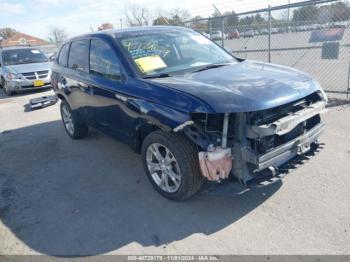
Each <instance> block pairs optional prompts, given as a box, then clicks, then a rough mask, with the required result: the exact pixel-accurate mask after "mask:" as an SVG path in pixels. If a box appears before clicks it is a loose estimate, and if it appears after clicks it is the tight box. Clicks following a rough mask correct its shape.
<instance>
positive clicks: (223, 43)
mask: <svg viewBox="0 0 350 262" xmlns="http://www.w3.org/2000/svg"><path fill="white" fill-rule="evenodd" d="M221 32H222V35H221V46H222V47H225V18H224V17H221Z"/></svg>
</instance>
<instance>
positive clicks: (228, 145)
mask: <svg viewBox="0 0 350 262" xmlns="http://www.w3.org/2000/svg"><path fill="white" fill-rule="evenodd" d="M326 103H327V99H326V97H325V96H324V94H323V93H321V92H314V93H312V94H311V95H308V96H307V97H305V98H303V99H300V100H298V101H295V102H292V103H288V104H286V105H282V106H279V107H276V108H272V109H267V110H261V111H254V112H239V113H225V114H206V113H195V114H192V121H188V122H186V123H184V124H183V125H181V126H179V127H178V128H177V129H176V130H174V131H175V132H179V131H182V132H184V133H185V134H186V135H187V137H189V139H191V140H192V141H193V142H194V143H195V144H196V145H197V146H198V148H199V155H198V157H199V163H200V168H201V171H202V175H203V176H205V177H206V178H207V179H208V180H209V181H216V182H220V181H222V180H224V179H227V178H228V177H229V176H230V175H231V176H232V177H234V178H236V179H237V180H238V181H239V182H240V183H241V184H242V185H245V186H247V185H249V184H250V183H253V182H254V181H261V180H262V179H263V178H265V177H274V176H277V175H278V168H279V167H280V166H281V165H283V164H285V163H287V162H288V161H290V160H291V159H292V158H294V157H296V156H297V155H303V154H305V153H306V152H308V151H309V150H310V148H311V145H312V144H315V143H317V142H318V138H319V136H320V134H321V133H322V131H323V130H324V124H323V123H322V122H321V114H322V113H323V112H325V106H326Z"/></svg>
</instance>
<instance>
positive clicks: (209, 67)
mask: <svg viewBox="0 0 350 262" xmlns="http://www.w3.org/2000/svg"><path fill="white" fill-rule="evenodd" d="M226 65H228V64H209V65H205V66H202V67H200V68H198V69H196V70H194V71H192V73H197V72H201V71H205V70H208V69H212V68H218V67H222V66H226Z"/></svg>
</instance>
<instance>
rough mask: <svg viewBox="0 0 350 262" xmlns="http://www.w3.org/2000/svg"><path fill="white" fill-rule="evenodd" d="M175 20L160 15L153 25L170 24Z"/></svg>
mask: <svg viewBox="0 0 350 262" xmlns="http://www.w3.org/2000/svg"><path fill="white" fill-rule="evenodd" d="M172 23H173V21H169V18H167V17H165V16H163V15H160V16H158V17H157V18H156V19H154V20H153V22H152V25H170V24H172Z"/></svg>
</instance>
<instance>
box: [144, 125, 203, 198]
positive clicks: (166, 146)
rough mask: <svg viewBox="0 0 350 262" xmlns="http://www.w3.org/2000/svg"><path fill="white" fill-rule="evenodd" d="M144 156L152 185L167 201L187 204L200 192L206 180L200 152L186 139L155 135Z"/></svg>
mask: <svg viewBox="0 0 350 262" xmlns="http://www.w3.org/2000/svg"><path fill="white" fill-rule="evenodd" d="M141 152H142V160H143V166H144V169H145V172H146V174H147V176H148V178H149V180H150V181H151V184H152V185H153V187H154V188H155V189H156V190H157V191H158V192H159V193H160V194H161V195H163V196H164V197H166V198H168V199H170V200H175V201H183V200H186V199H189V198H190V197H192V196H193V195H195V194H196V193H197V192H198V191H199V190H200V188H201V186H202V184H203V181H204V178H203V176H202V174H201V171H200V167H199V160H198V150H197V148H196V146H195V145H194V144H193V143H192V142H190V141H189V140H187V139H186V138H185V137H183V136H181V135H179V134H174V133H165V132H163V131H160V130H158V131H155V132H153V133H151V134H149V135H148V136H147V137H146V138H145V140H144V142H143V144H142V150H141ZM156 155H158V157H156ZM158 159H163V160H160V161H159V160H158ZM167 162H168V163H169V162H170V164H167ZM151 172H152V173H151ZM164 174H165V177H166V178H165V179H163V176H164ZM174 177H175V179H174ZM166 179H167V182H166ZM164 185H167V186H164Z"/></svg>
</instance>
